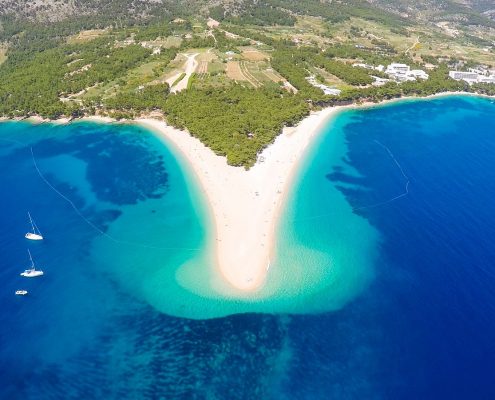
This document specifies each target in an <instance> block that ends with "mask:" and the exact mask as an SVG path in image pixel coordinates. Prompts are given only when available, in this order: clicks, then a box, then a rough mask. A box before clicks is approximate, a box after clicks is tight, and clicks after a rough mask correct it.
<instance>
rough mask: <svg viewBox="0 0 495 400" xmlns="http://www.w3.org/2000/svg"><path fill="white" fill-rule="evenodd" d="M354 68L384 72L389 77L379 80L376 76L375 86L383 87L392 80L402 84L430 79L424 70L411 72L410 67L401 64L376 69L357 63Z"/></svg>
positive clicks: (380, 66)
mask: <svg viewBox="0 0 495 400" xmlns="http://www.w3.org/2000/svg"><path fill="white" fill-rule="evenodd" d="M352 66H353V67H360V68H365V69H373V70H375V71H380V72H384V73H385V74H387V75H388V78H389V79H386V78H379V77H376V76H374V77H373V79H374V80H375V81H374V82H373V85H374V86H382V85H384V84H385V83H387V82H389V81H391V80H393V81H395V82H399V83H400V82H407V81H416V80H418V79H424V80H427V79H428V78H429V77H430V76H429V75H428V74H427V73H426V72H425V71H423V70H422V69H413V70H411V67H410V66H409V65H406V64H399V63H392V64H390V65H389V66H388V67H387V68H385V66H383V65H379V66H378V67H375V66H373V65H369V64H361V63H356V64H353V65H352Z"/></svg>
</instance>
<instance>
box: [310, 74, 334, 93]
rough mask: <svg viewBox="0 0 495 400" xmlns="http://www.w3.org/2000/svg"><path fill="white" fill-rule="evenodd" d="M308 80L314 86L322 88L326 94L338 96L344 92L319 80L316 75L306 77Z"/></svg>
mask: <svg viewBox="0 0 495 400" xmlns="http://www.w3.org/2000/svg"><path fill="white" fill-rule="evenodd" d="M306 80H307V81H308V82H309V83H310V84H311V85H313V86H314V87H317V88H319V89H321V90H322V91H323V93H324V94H326V95H331V96H338V95H339V94H340V93H341V92H342V91H341V90H339V89H335V88H331V87H330V86H327V85H324V84H323V83H319V82H317V81H316V77H315V76H314V75H311V76H308V77H306Z"/></svg>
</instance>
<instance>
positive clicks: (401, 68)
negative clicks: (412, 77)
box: [385, 63, 411, 75]
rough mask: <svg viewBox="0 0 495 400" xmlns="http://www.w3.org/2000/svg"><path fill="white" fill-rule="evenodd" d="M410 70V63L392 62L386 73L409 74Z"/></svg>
mask: <svg viewBox="0 0 495 400" xmlns="http://www.w3.org/2000/svg"><path fill="white" fill-rule="evenodd" d="M410 70H411V67H409V65H406V64H397V63H392V64H390V65H389V66H388V67H387V69H386V70H385V73H386V74H389V75H395V74H401V75H402V74H407V73H408V72H409V71H410Z"/></svg>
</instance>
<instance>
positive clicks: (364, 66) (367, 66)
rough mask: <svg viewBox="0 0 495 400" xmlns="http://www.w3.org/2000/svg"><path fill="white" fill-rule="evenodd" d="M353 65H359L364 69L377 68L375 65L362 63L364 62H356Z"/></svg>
mask: <svg viewBox="0 0 495 400" xmlns="http://www.w3.org/2000/svg"><path fill="white" fill-rule="evenodd" d="M352 66H353V67H359V68H364V69H375V67H374V66H373V65H369V64H362V63H356V64H352Z"/></svg>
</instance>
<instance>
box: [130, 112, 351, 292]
mask: <svg viewBox="0 0 495 400" xmlns="http://www.w3.org/2000/svg"><path fill="white" fill-rule="evenodd" d="M342 108H343V107H333V108H327V109H324V110H322V111H319V112H316V113H313V114H312V115H310V116H309V117H307V118H306V119H304V120H303V121H302V122H301V123H300V124H299V125H298V126H297V127H294V128H286V129H284V131H283V133H282V134H281V135H279V136H278V137H277V138H276V140H275V142H274V143H273V144H272V145H270V146H269V147H267V148H266V149H265V150H264V151H263V152H262V154H261V156H260V157H259V160H263V161H258V162H257V163H256V165H255V166H254V167H252V168H251V169H250V170H248V171H246V170H245V169H244V168H241V167H232V166H229V165H227V162H226V160H225V158H224V157H221V156H217V155H215V154H214V153H213V151H212V150H210V149H209V148H207V147H206V146H205V145H204V144H202V143H201V142H200V141H199V140H198V139H196V138H194V137H192V136H190V135H189V134H188V133H187V132H184V131H180V130H177V129H175V128H173V127H170V126H168V125H167V124H166V123H165V122H161V121H157V120H154V119H139V120H137V122H138V123H140V124H142V125H145V126H146V127H148V128H151V129H153V130H154V131H156V132H159V133H160V134H162V135H164V137H165V138H166V139H167V140H168V141H170V142H171V143H172V144H173V145H174V146H175V147H176V148H177V149H178V150H180V152H182V154H183V155H184V156H185V157H186V159H187V160H188V161H189V162H190V164H191V166H192V169H193V170H194V172H195V173H196V175H197V177H198V180H199V182H200V184H201V188H202V190H203V191H204V193H205V195H206V198H207V199H208V202H209V205H210V207H211V210H212V214H213V218H214V222H215V236H216V237H215V240H216V257H217V263H218V267H219V269H220V272H221V273H222V275H223V276H224V278H225V279H226V280H227V281H228V282H229V283H230V284H231V285H232V286H234V287H235V288H237V289H239V290H244V291H249V290H256V289H257V288H259V287H261V286H262V285H263V283H264V282H265V277H266V274H267V272H268V270H269V268H270V259H271V257H272V252H273V248H274V242H275V228H276V224H277V219H278V215H279V213H280V208H281V206H282V205H283V203H284V198H285V196H284V194H285V192H286V191H287V189H288V188H289V187H290V183H291V178H292V176H293V174H294V171H295V169H296V167H297V165H298V163H299V161H300V160H301V158H302V155H303V154H304V152H305V150H306V149H307V147H308V145H309V144H310V143H311V141H312V139H313V137H314V136H315V135H317V134H318V133H319V132H320V131H321V127H322V125H324V124H325V122H326V121H327V120H328V119H329V117H330V116H332V115H335V114H336V113H337V112H339V111H340V110H341V109H342Z"/></svg>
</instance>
